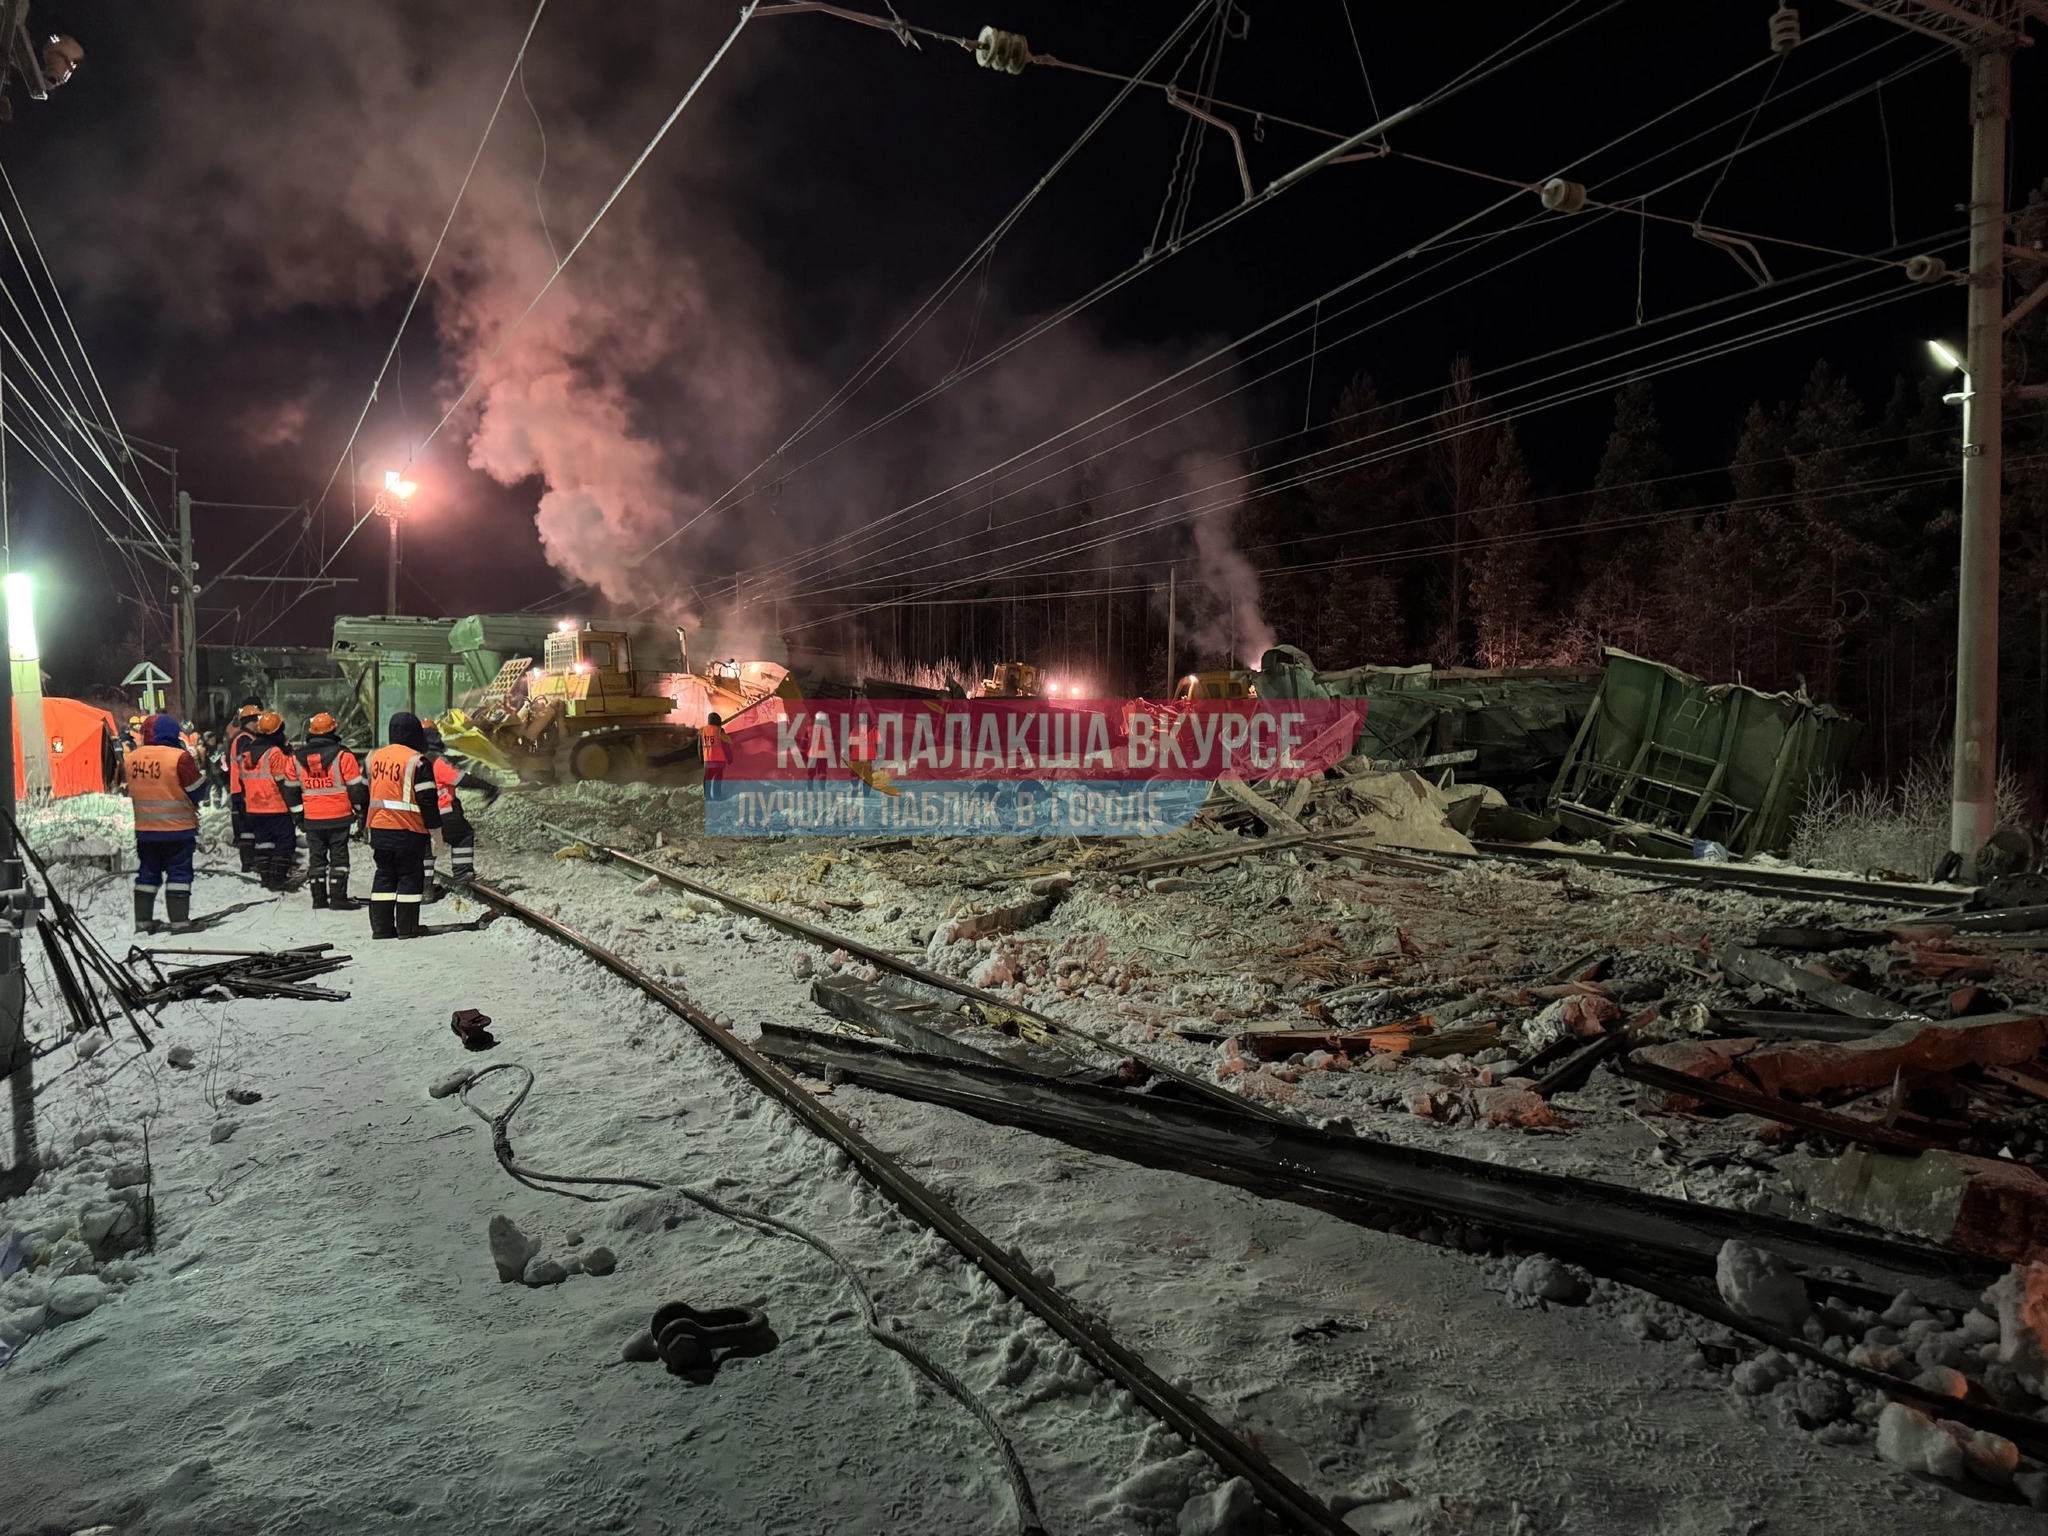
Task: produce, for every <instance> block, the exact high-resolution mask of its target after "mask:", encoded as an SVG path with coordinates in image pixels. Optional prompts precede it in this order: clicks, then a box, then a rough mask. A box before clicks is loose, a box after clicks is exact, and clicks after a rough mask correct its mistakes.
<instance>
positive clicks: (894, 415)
mask: <svg viewBox="0 0 2048 1536" xmlns="http://www.w3.org/2000/svg"><path fill="white" fill-rule="evenodd" d="M1579 3H1580V0H1567V3H1566V5H1565V6H1564V7H1563V9H1561V10H1560V11H1558V12H1557V13H1555V16H1553V17H1552V18H1549V20H1555V17H1556V16H1562V15H1564V14H1565V12H1567V11H1569V10H1571V9H1572V8H1573V7H1574V6H1575V5H1577V4H1579ZM1627 3H1628V0H1607V3H1606V4H1605V5H1603V6H1601V8H1600V9H1599V10H1597V11H1595V12H1593V13H1592V14H1590V15H1588V16H1584V17H1581V18H1579V19H1578V20H1576V21H1574V22H1572V23H1571V24H1570V25H1569V26H1567V27H1565V28H1564V29H1562V30H1561V31H1558V32H1556V33H1553V34H1552V35H1550V36H1548V37H1544V38H1541V39H1540V40H1538V41H1536V42H1534V43H1529V44H1528V46H1526V47H1522V45H1523V44H1524V43H1526V42H1527V40H1528V39H1529V38H1531V37H1534V36H1535V34H1536V33H1537V32H1538V31H1540V30H1541V28H1542V27H1543V26H1546V25H1548V24H1549V20H1546V21H1545V22H1542V23H1539V24H1538V25H1537V26H1536V27H1533V28H1531V29H1529V31H1527V32H1524V33H1523V34H1521V36H1520V37H1518V38H1516V39H1515V41H1514V42H1513V43H1510V44H1508V45H1506V46H1505V47H1503V48H1501V49H1497V50H1495V52H1494V53H1493V54H1491V55H1489V56H1488V57H1487V58H1486V59H1484V60H1482V61H1481V62H1480V63H1479V64H1478V65H1474V66H1473V67H1472V68H1471V69H1468V70H1467V71H1466V72H1465V73H1464V74H1463V75H1461V76H1459V77H1458V78H1457V79H1456V80H1454V81H1452V82H1451V83H1450V84H1449V85H1446V86H1443V87H1440V88H1439V89H1437V90H1436V91H1434V92H1432V93H1430V94H1429V95H1427V96H1425V97H1424V98H1422V99H1421V100H1420V101H1417V102H1415V103H1414V104H1412V105H1410V106H1407V107H1403V108H1401V109H1400V110H1399V111H1397V112H1394V113H1393V114H1391V115H1390V116H1388V117H1386V118H1383V119H1382V120H1381V121H1379V122H1377V123H1375V124H1373V125H1372V126H1371V127H1369V128H1366V129H1363V130H1361V131H1360V132H1359V133H1356V134H1353V135H1352V136H1351V137H1350V138H1347V139H1345V140H1343V141H1341V142H1340V143H1338V144H1335V145H1332V146H1331V147H1330V148H1329V149H1327V150H1324V151H1323V152H1322V153H1320V154H1318V155H1315V156H1312V157H1311V158H1310V159H1308V160H1306V161H1304V162H1302V163H1301V164H1300V165H1298V166H1296V167H1295V168H1294V169H1293V170H1291V171H1288V172H1286V173H1285V174H1283V175H1282V176H1280V177H1278V178H1277V179H1275V180H1274V181H1272V182H1270V183H1268V184H1267V186H1266V188H1265V189H1264V190H1263V191H1260V192H1256V193H1254V194H1253V195H1252V196H1251V197H1248V198H1246V199H1245V200H1244V201H1243V202H1241V203H1238V204H1236V205H1235V206H1233V207H1232V208H1230V209H1228V210H1226V211H1224V212H1223V213H1220V214H1217V215H1216V216H1215V217H1213V218H1211V219H1209V220H1208V221H1207V222H1205V223H1203V224H1201V225H1199V226H1197V227H1196V229H1195V230H1193V231H1192V232H1191V233H1190V234H1188V235H1187V236H1185V237H1184V238H1183V239H1182V240H1180V241H1179V242H1177V243H1176V244H1174V245H1173V246H1171V247H1169V248H1168V249H1167V251H1166V252H1165V253H1164V255H1150V256H1146V257H1142V258H1140V259H1139V260H1138V261H1137V262H1135V263H1133V264H1132V265H1131V266H1129V267H1126V268H1125V269H1124V270H1123V271H1121V272H1119V273H1117V274H1116V275H1115V276H1113V277H1110V278H1107V279H1105V280H1104V281H1103V282H1101V283H1098V284H1097V285H1096V286H1095V287H1094V288H1092V289H1090V290H1089V291H1088V292H1087V293H1085V294H1083V295H1081V296H1080V297H1079V298H1077V299H1074V300H1071V301H1069V302H1068V303H1067V304H1066V305H1064V306H1062V307H1061V308H1060V309H1058V310H1055V311H1054V312H1053V313H1052V314H1051V315H1049V316H1046V317H1045V318H1044V319H1042V320H1039V321H1037V322H1036V323H1034V324H1032V325H1030V326H1028V327H1026V328H1025V330H1024V331H1023V332H1022V333H1021V334H1019V335H1017V336H1014V337H1012V338H1010V339H1009V340H1008V341H1006V342H1004V343H1003V344H1002V345H1001V346H998V347H996V348H994V349H993V350H992V351H989V352H986V353H984V354H983V355H982V356H981V357H980V358H978V359H976V360H975V361H974V362H973V363H972V364H971V365H969V366H968V367H966V368H963V369H959V370H956V371H955V372H954V373H952V374H951V375H949V376H948V377H947V378H946V379H944V380H942V381H941V382H940V383H938V384H936V385H933V386H932V387H930V388H928V389H926V390H923V391H921V392H920V393H919V394H917V395H915V396H914V397H912V398H911V399H910V400H907V401H905V402H903V403H902V404H900V405H898V406H895V407H894V408H892V409H890V410H888V411H886V412H884V413H883V414H882V415H881V416H879V417H877V418H875V419H874V420H873V421H870V422H869V423H868V424H867V425H866V426H863V427H861V428H859V429H858V430H856V431H854V432H852V433H849V434H848V435H847V436H845V437H842V438H840V439H839V440H838V441H837V442H835V443H833V444H832V445H831V446H830V447H827V448H824V449H822V450H820V451H819V452H817V453H814V454H813V455H811V457H810V458H808V459H806V460H804V461H803V463H802V464H799V465H797V466H795V467H794V468H793V469H792V470H791V471H790V473H795V472H797V471H799V470H802V469H804V468H807V467H808V466H810V465H812V464H815V463H817V462H818V461H819V460H821V459H824V458H827V457H829V456H830V455H832V454H834V453H837V452H838V451H839V450H840V449H842V448H844V447H847V446H848V445H849V444H852V443H855V442H858V441H860V440H861V439H863V438H865V437H867V436H869V435H870V434H871V433H874V432H876V431H879V430H880V429H881V428H883V427H885V426H887V425H889V424H890V423H891V422H894V421H896V420H898V419H900V418H901V417H903V416H905V415H907V414H908V413H910V412H911V411H913V410H916V409H917V408H918V407H919V406H922V405H923V404H925V403H926V402H927V401H929V400H931V399H933V398H935V397H936V396H938V395H940V394H943V393H945V392H946V391H947V390H949V389H951V388H953V387H954V386H955V385H956V384H958V383H959V382H960V381H962V380H964V379H966V378H968V377H971V376H972V375H974V374H976V373H979V372H981V371H982V370H983V369H984V368H987V367H989V366H990V365H991V364H993V363H995V362H997V361H999V360H1000V359H1002V358H1004V357H1007V356H1008V355H1009V354H1010V353H1012V352H1015V351H1017V350H1018V349H1019V348H1021V347H1024V346H1026V345H1028V344H1029V343H1031V342H1032V341H1034V340H1036V339H1037V338H1038V337H1040V336H1042V335H1044V334H1045V333H1046V332H1047V331H1050V330H1052V329H1054V328H1055V327H1057V326H1060V325H1063V324H1065V323H1066V322H1067V321H1068V320H1071V319H1072V318H1073V317H1074V316H1075V315H1078V314H1080V313H1081V312H1082V311H1083V310H1086V309H1088V308H1090V307H1091V306H1093V305H1094V304H1096V303H1097V302H1099V301H1100V300H1102V299H1104V298H1107V297H1108V296H1109V295H1110V294H1112V293H1115V292H1116V291H1117V290H1118V289H1120V288H1123V287H1124V286H1126V285H1127V284H1129V283H1130V282H1132V281H1134V280H1135V279H1136V278H1137V277H1138V276H1140V275H1141V274H1142V273H1143V272H1145V271H1146V270H1148V269H1149V268H1150V267H1152V266H1154V265H1156V264H1157V263H1158V262H1160V261H1163V260H1166V259H1168V258H1170V257H1172V256H1174V255H1178V254H1179V253H1180V252H1181V251H1183V250H1186V249H1188V248H1190V247H1192V246H1194V245H1196V244H1198V243H1200V242H1201V241H1203V240H1206V239H1208V238H1209V236H1211V235H1213V234H1215V233H1217V232H1218V231H1220V230H1222V229H1224V228H1226V227H1227V226H1229V225H1230V224H1233V223H1235V222H1236V221H1237V220H1238V219H1240V218H1242V217H1244V215H1246V214H1248V213H1250V212H1252V211H1253V210H1255V209H1257V208H1261V207H1264V206H1265V205H1266V204H1267V203H1269V202H1271V201H1273V200H1274V199H1275V198H1277V197H1279V196H1280V195H1281V194H1282V193H1284V192H1285V191H1287V189H1288V188H1290V187H1292V186H1294V185H1295V184H1296V183H1297V182H1299V181H1301V180H1302V179H1304V178H1305V177H1307V176H1310V175H1312V174H1314V173H1315V172H1316V171H1318V170H1321V169H1322V168H1323V167H1324V166H1326V165H1329V164H1331V163H1332V162H1333V161H1335V160H1337V159H1339V158H1340V157H1342V156H1343V155H1344V154H1347V153H1349V152H1350V151H1351V150H1353V149H1356V148H1358V147H1359V146H1361V145H1363V144H1366V143H1368V142H1370V141H1371V140H1373V139H1375V138H1377V137H1380V136H1381V135H1383V134H1384V133H1386V132H1387V131H1388V130H1390V129H1392V128H1395V127H1398V126H1399V125H1400V124H1402V123H1404V122H1408V121H1411V120H1413V119H1414V118H1416V117H1419V116H1420V115H1421V114H1422V113H1424V112H1426V111H1427V110H1429V109H1430V108H1431V107H1434V106H1439V105H1441V104H1442V103H1443V102H1445V101H1448V100H1450V99H1451V98H1452V97H1453V96H1455V95H1457V94H1458V93H1459V92H1461V91H1463V90H1465V89H1468V88H1469V87H1470V86H1472V85H1476V84H1477V83H1479V82H1480V81H1482V80H1485V79H1488V78H1490V77H1491V76H1492V75H1494V74H1496V73H1498V72H1499V71H1500V70H1502V69H1504V68H1506V67H1508V65H1509V64H1512V63H1517V62H1521V61H1522V60H1525V59H1527V58H1529V57H1531V56H1533V55H1534V54H1535V53H1536V52H1538V51H1539V50H1540V49H1542V48H1544V47H1547V46H1549V45H1550V44H1551V43H1554V42H1557V41H1559V40H1560V39H1562V38H1564V37H1567V36H1569V35H1570V34H1571V33H1573V32H1575V31H1577V30H1578V29H1579V28H1580V27H1583V26H1585V25H1587V24H1589V23H1590V22H1592V21H1594V20H1597V19H1598V18H1599V17H1601V16H1604V15H1606V14H1608V13H1609V12H1610V11H1614V10H1617V9H1619V8H1620V7H1621V6H1623V5H1625V4H1627ZM1518 47H1519V48H1521V51H1520V52H1519V53H1515V54H1514V55H1513V56H1512V57H1509V56H1508V53H1509V50H1510V49H1514V48H1518ZM727 494H728V495H730V494H731V493H730V492H727ZM721 503H722V498H721V501H719V502H713V503H712V507H716V506H718V505H720V504H721ZM710 511H711V507H707V508H706V509H705V510H704V511H700V512H699V513H697V514H696V515H695V516H693V517H691V518H690V519H689V520H688V521H686V522H685V523H684V524H683V525H682V526H681V527H680V528H677V529H676V530H674V531H673V532H672V533H670V534H668V535H667V536H666V537H664V538H662V539H660V540H658V541H657V542H656V543H654V544H653V545H650V546H649V547H648V548H647V549H646V550H645V551H643V552H642V553H641V554H640V555H639V556H638V557H637V558H636V560H635V563H636V564H638V563H641V562H644V561H645V560H646V559H647V558H648V556H650V555H652V554H653V553H654V552H655V551H656V550H658V549H661V548H662V547H664V546H665V545H667V544H669V543H671V542H672V541H674V540H675V539H677V538H679V537H681V536H682V535H683V534H684V533H687V532H688V531H689V530H690V529H691V528H693V527H695V526H696V525H697V524H698V523H699V522H701V521H703V519H704V518H705V517H706V516H708V515H709V514H710Z"/></svg>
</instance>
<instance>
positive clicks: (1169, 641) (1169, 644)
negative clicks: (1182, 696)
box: [1166, 565, 1180, 699]
mask: <svg viewBox="0 0 2048 1536" xmlns="http://www.w3.org/2000/svg"><path fill="white" fill-rule="evenodd" d="M1178 570H1179V568H1178V567H1177V566H1171V565H1169V566H1168V567H1167V568H1166V696H1167V697H1168V698H1169V699H1170V698H1172V697H1173V690H1174V689H1175V688H1176V687H1177V686H1178V685H1179V683H1180V679H1179V678H1177V677H1175V676H1174V675H1173V620H1174V611H1173V606H1174V597H1175V595H1176V594H1175V592H1174V577H1175V575H1176V574H1177V573H1178Z"/></svg>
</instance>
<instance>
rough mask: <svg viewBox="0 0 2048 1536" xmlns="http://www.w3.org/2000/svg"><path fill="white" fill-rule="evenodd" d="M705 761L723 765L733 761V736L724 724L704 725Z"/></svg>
mask: <svg viewBox="0 0 2048 1536" xmlns="http://www.w3.org/2000/svg"><path fill="white" fill-rule="evenodd" d="M704 761H705V762H706V763H707V764H709V763H717V764H719V765H721V766H723V765H724V764H726V763H729V762H731V761H732V738H731V737H730V736H728V735H726V734H725V727H724V726H722V725H707V726H705V727H704Z"/></svg>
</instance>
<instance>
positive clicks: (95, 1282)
mask: <svg viewBox="0 0 2048 1536" xmlns="http://www.w3.org/2000/svg"><path fill="white" fill-rule="evenodd" d="M106 1299H107V1287H106V1284H105V1282H104V1281H102V1280H101V1279H100V1277H99V1276H98V1275H66V1276H65V1277H64V1278H63V1279H62V1280H59V1281H58V1282H57V1283H56V1284H55V1285H53V1286H51V1287H50V1310H51V1311H52V1312H54V1313H56V1314H57V1315H58V1316H59V1317H84V1316H85V1315H86V1314H87V1313H89V1312H92V1311H94V1310H96V1309H97V1308H98V1306H99V1304H100V1303H101V1302H103V1301H105V1300H106Z"/></svg>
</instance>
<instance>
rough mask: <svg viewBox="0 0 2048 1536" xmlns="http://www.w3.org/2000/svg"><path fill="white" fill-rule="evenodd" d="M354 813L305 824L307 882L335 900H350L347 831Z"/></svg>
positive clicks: (350, 826) (351, 823)
mask: <svg viewBox="0 0 2048 1536" xmlns="http://www.w3.org/2000/svg"><path fill="white" fill-rule="evenodd" d="M354 826H355V818H354V817H352V816H334V817H330V818H328V819H326V820H324V821H314V820H308V821H307V823H306V884H307V885H309V886H311V887H312V889H313V890H314V891H315V892H316V893H317V892H321V891H324V892H326V893H327V897H328V899H330V900H332V901H346V900H348V834H349V832H350V830H351V829H352V828H353V827H354Z"/></svg>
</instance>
